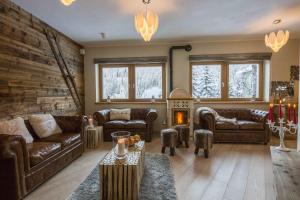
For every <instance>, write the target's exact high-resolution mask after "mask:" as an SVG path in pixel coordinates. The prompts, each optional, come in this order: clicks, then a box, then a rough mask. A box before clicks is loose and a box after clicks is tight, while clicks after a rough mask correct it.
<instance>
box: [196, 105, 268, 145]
mask: <svg viewBox="0 0 300 200" xmlns="http://www.w3.org/2000/svg"><path fill="white" fill-rule="evenodd" d="M215 111H217V113H218V114H219V115H220V116H222V117H226V118H236V119H237V123H236V124H232V123H229V122H218V121H216V119H215V117H214V115H213V114H212V113H211V112H210V111H208V110H203V111H201V112H197V111H196V113H197V114H199V117H198V119H199V121H198V122H196V123H195V124H194V129H199V128H204V129H208V130H210V131H212V132H213V133H214V141H215V142H242V143H264V144H267V143H268V142H269V139H270V135H269V129H268V127H267V125H266V122H267V116H268V112H266V111H263V110H256V109H236V108H235V109H215Z"/></svg>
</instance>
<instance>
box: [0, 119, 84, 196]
mask: <svg viewBox="0 0 300 200" xmlns="http://www.w3.org/2000/svg"><path fill="white" fill-rule="evenodd" d="M54 118H55V120H56V122H57V123H58V125H59V126H60V127H61V129H62V130H63V133H62V134H56V135H53V136H49V137H47V138H43V139H39V138H38V137H37V136H36V134H35V133H34V131H33V128H32V127H31V126H30V124H29V122H28V120H25V124H26V127H27V129H28V131H29V132H30V134H31V135H32V136H33V138H34V141H33V143H31V144H26V142H25V140H24V138H23V137H22V136H18V135H0V187H1V191H0V199H10V200H18V199H23V198H24V197H25V196H26V195H27V194H28V193H30V192H31V191H32V190H34V189H35V188H36V187H38V186H39V185H40V184H42V183H43V182H45V181H46V180H47V179H49V178H50V177H51V176H53V175H54V174H55V173H57V172H58V171H59V170H61V169H62V168H64V167H65V166H67V165H68V164H69V163H71V162H72V161H73V160H74V159H76V158H77V157H79V156H80V155H81V154H82V153H83V138H84V137H83V131H84V126H85V125H86V124H87V120H86V117H81V116H54ZM66 141H67V142H66ZM64 144H65V145H64Z"/></svg>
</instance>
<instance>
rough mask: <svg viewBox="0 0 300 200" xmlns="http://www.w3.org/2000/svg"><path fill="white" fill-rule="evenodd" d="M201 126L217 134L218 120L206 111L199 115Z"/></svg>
mask: <svg viewBox="0 0 300 200" xmlns="http://www.w3.org/2000/svg"><path fill="white" fill-rule="evenodd" d="M199 120H200V121H199V124H200V127H201V128H206V129H208V130H210V131H212V132H213V133H214V132H215V124H216V119H215V116H214V115H213V113H212V112H210V111H208V110H204V111H202V112H200V113H199Z"/></svg>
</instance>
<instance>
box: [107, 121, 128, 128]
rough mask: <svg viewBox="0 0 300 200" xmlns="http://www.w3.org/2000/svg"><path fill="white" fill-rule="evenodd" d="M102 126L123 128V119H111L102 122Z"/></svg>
mask: <svg viewBox="0 0 300 200" xmlns="http://www.w3.org/2000/svg"><path fill="white" fill-rule="evenodd" d="M104 128H117V129H119V128H125V121H122V120H112V121H108V122H105V123H104Z"/></svg>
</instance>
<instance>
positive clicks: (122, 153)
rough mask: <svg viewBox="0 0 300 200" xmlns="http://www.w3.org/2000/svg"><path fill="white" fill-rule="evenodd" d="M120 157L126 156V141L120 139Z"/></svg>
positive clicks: (118, 145)
mask: <svg viewBox="0 0 300 200" xmlns="http://www.w3.org/2000/svg"><path fill="white" fill-rule="evenodd" d="M117 147H118V155H120V156H123V155H124V154H125V139H124V138H121V139H118V144H117Z"/></svg>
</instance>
